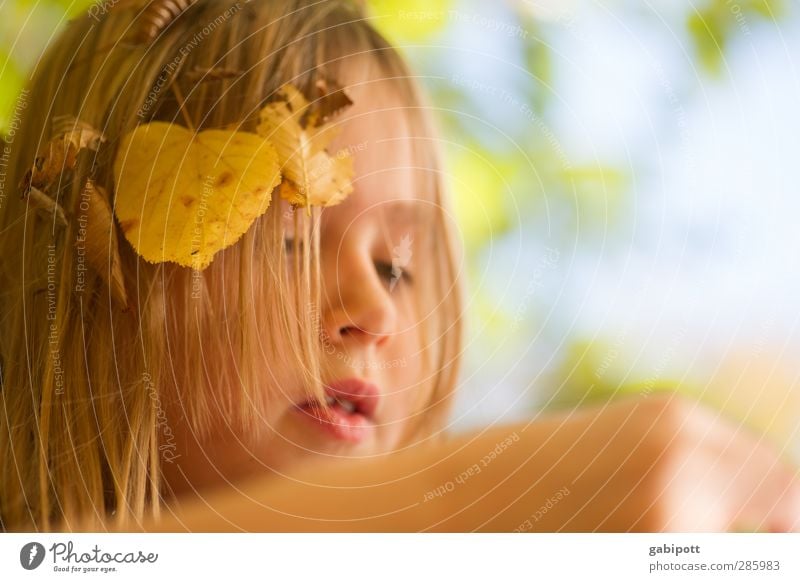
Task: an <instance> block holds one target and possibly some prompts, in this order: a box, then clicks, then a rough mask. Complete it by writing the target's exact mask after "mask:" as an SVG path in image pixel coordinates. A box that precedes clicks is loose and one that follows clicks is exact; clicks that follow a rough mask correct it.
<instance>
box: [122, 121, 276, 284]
mask: <svg viewBox="0 0 800 582" xmlns="http://www.w3.org/2000/svg"><path fill="white" fill-rule="evenodd" d="M280 177H281V176H280V169H279V165H278V155H277V153H276V152H275V148H274V147H273V146H272V144H271V143H270V142H269V140H266V139H264V138H263V137H261V136H259V135H256V134H254V133H249V132H244V131H229V130H222V129H211V130H204V131H200V132H199V133H194V132H192V131H190V130H188V129H186V128H184V127H182V126H180V125H177V124H171V123H163V122H154V123H149V124H144V125H140V126H138V127H137V128H136V129H134V130H133V131H132V132H130V133H129V134H127V135H126V136H125V137H124V138H123V140H122V142H121V144H120V149H119V151H118V154H117V158H116V160H115V163H114V179H115V184H116V194H115V197H116V203H115V206H114V211H115V214H116V217H117V220H118V221H119V224H120V227H121V228H122V231H123V233H124V234H125V238H126V239H127V240H128V242H130V244H131V245H132V246H133V248H134V249H135V250H136V251H137V252H138V253H139V254H140V255H141V256H142V257H143V258H144V259H145V260H147V261H149V262H152V263H161V262H165V261H171V262H174V263H177V264H179V265H182V266H185V267H192V268H195V269H198V270H202V269H205V268H206V267H207V266H208V265H209V264H210V263H211V261H212V259H213V257H214V255H215V254H216V253H217V252H218V251H220V250H222V249H224V248H226V247H228V246H230V245H232V244H234V243H235V242H236V241H237V240H238V239H239V238H240V237H241V236H242V235H243V234H244V233H245V232H246V231H247V230H248V228H249V227H250V225H251V224H252V223H253V222H254V221H255V220H256V219H257V218H258V217H259V216H261V215H262V214H264V212H266V211H267V208H268V207H269V203H270V200H271V197H272V191H273V190H274V188H275V187H276V186H277V185H278V184H279V183H280Z"/></svg>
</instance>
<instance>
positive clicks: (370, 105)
mask: <svg viewBox="0 0 800 582" xmlns="http://www.w3.org/2000/svg"><path fill="white" fill-rule="evenodd" d="M348 93H349V95H350V96H351V98H352V99H353V101H354V103H355V104H354V105H353V106H352V107H351V108H350V109H349V110H347V112H346V113H345V114H343V116H342V118H341V121H342V122H343V127H342V131H341V133H340V134H339V136H338V137H337V138H336V140H335V142H334V143H333V145H332V148H329V149H330V151H340V150H342V149H347V150H348V151H350V152H351V155H352V156H353V158H354V166H355V177H354V180H353V185H354V191H353V192H352V193H351V194H350V196H349V197H348V198H347V199H346V200H345V201H344V202H343V203H342V204H340V205H338V206H334V207H330V208H326V209H324V210H323V212H322V219H321V225H320V235H321V270H322V273H321V275H322V286H323V288H322V305H321V306H320V309H319V335H320V337H319V340H320V341H321V342H322V343H323V346H324V350H323V351H324V356H323V357H324V358H325V359H326V361H327V363H329V364H330V365H331V369H332V373H331V374H330V377H326V378H323V379H322V380H323V383H324V384H329V385H330V384H335V383H336V382H339V381H343V380H345V381H346V382H345V383H343V384H340V385H339V386H338V388H337V387H335V386H333V387H330V388H329V389H328V394H329V395H330V396H338V397H340V400H342V402H341V403H337V404H335V405H333V406H332V407H331V408H330V409H329V410H328V411H321V410H319V408H318V407H315V406H314V405H313V403H308V396H307V392H306V390H305V389H304V387H303V386H302V385H301V384H300V375H299V374H297V373H296V372H295V371H293V370H286V369H280V362H271V363H270V366H269V367H270V369H265V370H264V378H265V382H264V389H268V390H272V391H274V392H275V394H274V398H273V403H274V406H272V407H271V410H270V411H269V414H270V416H269V418H266V419H265V421H267V422H269V425H270V427H269V428H270V433H271V434H270V436H269V437H268V438H266V439H265V440H264V442H262V443H259V444H258V445H257V447H256V449H257V450H254V449H252V448H247V447H245V446H244V445H243V444H241V442H240V438H241V435H235V434H232V433H231V432H230V431H229V430H228V431H227V432H226V430H225V429H222V430H221V431H219V435H218V436H217V437H215V438H213V439H211V440H213V442H209V443H197V442H195V441H192V442H191V444H190V443H189V442H184V443H183V446H184V447H186V449H187V450H186V451H185V452H186V453H187V454H182V459H181V462H180V464H181V469H182V470H183V471H184V472H185V473H186V474H187V475H189V478H190V480H192V474H193V473H194V474H196V475H197V476H198V479H197V480H199V481H206V480H207V477H208V475H209V474H212V473H213V474H216V473H217V472H219V473H222V475H221V477H223V478H226V479H228V478H235V477H237V476H243V475H246V474H247V473H249V472H251V471H257V470H259V469H260V468H263V467H265V466H267V467H270V468H273V469H277V470H280V471H283V470H287V469H288V468H290V467H292V466H294V465H296V464H297V462H298V461H301V460H304V459H310V458H323V457H326V458H336V457H340V456H341V457H352V456H369V455H374V454H380V453H383V452H387V451H391V450H394V449H395V448H397V447H398V446H399V445H400V444H401V443H402V442H403V440H404V438H405V437H407V436H408V433H409V431H410V429H411V427H412V426H413V425H414V424H415V423H417V422H418V421H419V420H420V414H424V407H425V403H426V402H427V399H428V398H429V396H430V387H429V386H430V381H426V380H428V379H427V378H425V377H424V375H423V371H422V366H421V362H422V360H423V357H422V353H421V351H422V349H423V346H422V345H421V340H420V335H419V324H420V321H421V319H422V317H423V314H420V313H418V308H417V307H416V306H415V301H414V294H415V288H416V286H420V285H425V281H420V280H419V279H416V280H415V279H414V275H415V271H416V268H417V265H418V264H419V261H424V260H425V257H423V256H420V253H417V252H416V248H415V245H416V244H417V243H416V242H415V241H416V240H417V238H418V236H419V234H420V232H419V231H418V228H417V226H418V224H420V218H421V217H422V216H423V215H424V214H425V213H431V212H434V211H436V209H435V207H434V205H433V204H431V203H430V202H428V198H427V197H426V196H425V194H426V193H424V192H420V191H418V190H419V186H417V182H418V180H416V179H415V178H416V176H415V171H419V170H413V169H412V168H414V167H415V165H417V164H416V163H415V162H414V161H413V156H412V148H413V147H414V143H413V140H412V139H410V137H409V129H408V127H407V122H406V120H405V118H404V116H403V114H402V113H400V112H401V111H402V105H401V104H400V103H398V102H396V100H395V99H393V98H392V97H391V93H389V92H388V91H384V90H382V89H381V88H380V87H376V86H375V84H372V85H370V86H368V87H364V88H362V89H361V90H359V87H355V88H354V89H353V90H352V91H348ZM395 107H397V108H400V109H397V110H395V111H385V110H384V111H380V110H381V109H391V108H395ZM280 204H282V205H283V206H284V208H282V211H283V213H284V216H285V225H286V228H287V232H289V237H290V238H291V236H292V233H291V224H292V220H291V212H289V207H288V205H286V203H285V202H282V201H281V202H280ZM289 258H290V259H291V257H289ZM290 262H291V261H290ZM265 365H266V364H265ZM221 420H222V419H221ZM222 424H224V423H222ZM189 440H191V439H189ZM179 452H180V451H179ZM209 465H213V467H214V469H211V467H210V466H209ZM173 469H174V468H169V467H166V477H167V480H168V481H169V480H170V478H169V471H171V470H173Z"/></svg>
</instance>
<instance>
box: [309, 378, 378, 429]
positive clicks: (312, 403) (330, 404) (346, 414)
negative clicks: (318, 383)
mask: <svg viewBox="0 0 800 582" xmlns="http://www.w3.org/2000/svg"><path fill="white" fill-rule="evenodd" d="M379 398H380V392H379V391H378V389H377V387H375V385H373V384H370V383H369V382H366V381H364V380H361V379H360V378H344V379H342V380H336V381H335V382H331V383H329V384H328V385H326V386H325V403H324V405H323V403H321V402H320V401H318V400H308V401H306V402H304V403H302V404H299V405H298V406H297V410H298V412H300V413H301V414H302V415H303V416H305V417H306V418H308V419H309V420H311V421H312V422H313V423H314V424H315V425H316V426H318V427H320V428H321V429H322V430H324V431H325V432H327V433H328V434H329V435H330V436H332V437H333V438H335V439H337V440H341V441H346V442H351V443H360V442H362V441H364V440H365V439H366V438H367V437H368V436H369V435H370V434H371V433H372V432H373V431H374V430H375V424H374V421H373V415H374V413H375V409H376V408H377V406H378V399H379Z"/></svg>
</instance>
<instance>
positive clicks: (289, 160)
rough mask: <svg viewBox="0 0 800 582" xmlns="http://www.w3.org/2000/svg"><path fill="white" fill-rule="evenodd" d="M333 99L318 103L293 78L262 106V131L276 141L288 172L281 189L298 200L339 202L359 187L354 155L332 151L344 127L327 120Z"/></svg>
mask: <svg viewBox="0 0 800 582" xmlns="http://www.w3.org/2000/svg"><path fill="white" fill-rule="evenodd" d="M345 98H346V96H345ZM347 102H348V103H351V102H350V100H349V99H347ZM339 103H340V104H341V106H339V107H337V108H336V111H337V112H338V111H340V110H341V109H342V108H343V107H345V106H346V103H345V102H344V101H342V100H341V99H339ZM332 105H333V103H330V104H329V105H328V106H326V107H327V108H326V109H320V108H319V107H314V106H312V104H310V103H309V102H308V100H307V99H306V98H305V96H304V95H303V94H302V93H301V92H300V91H299V90H298V89H297V88H296V87H294V86H293V85H291V84H288V85H284V86H283V87H282V88H281V89H280V90H279V91H278V93H277V95H276V97H275V98H274V99H273V100H272V101H271V102H269V103H267V104H266V105H265V106H264V107H263V108H262V109H261V112H260V123H259V125H258V129H257V131H258V133H259V135H262V136H264V137H266V138H268V139H270V140H272V142H273V143H274V144H275V149H276V150H277V152H278V159H279V161H280V163H281V167H282V170H283V174H284V183H283V184H281V188H280V194H281V196H282V197H283V198H285V199H286V200H288V201H289V202H291V203H292V204H298V205H301V206H306V207H308V206H310V205H318V206H333V205H335V204H338V203H340V202H341V201H342V200H344V199H345V198H346V197H347V195H348V194H350V192H351V191H352V190H353V186H352V184H351V178H352V175H353V160H352V158H351V157H350V155H349V154H347V153H338V154H336V155H333V156H331V155H329V153H328V152H327V151H326V148H327V147H328V146H329V145H330V143H331V141H333V139H334V137H335V136H336V134H337V130H338V128H337V127H335V126H331V125H330V123H325V122H324V121H323V120H324V119H326V118H327V117H329V116H330V115H331V114H332V113H333V109H334V108H333V107H332ZM326 112H327V113H326ZM326 115H327V117H326Z"/></svg>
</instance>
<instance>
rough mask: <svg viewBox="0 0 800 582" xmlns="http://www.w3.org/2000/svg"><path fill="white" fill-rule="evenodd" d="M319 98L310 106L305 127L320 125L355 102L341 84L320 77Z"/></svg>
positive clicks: (317, 87)
mask: <svg viewBox="0 0 800 582" xmlns="http://www.w3.org/2000/svg"><path fill="white" fill-rule="evenodd" d="M316 91H317V99H316V100H314V101H313V102H312V103H311V105H310V106H309V108H308V111H309V112H308V114H307V118H306V119H305V120H303V123H302V125H303V127H308V126H309V125H310V126H312V127H318V126H320V125H322V124H324V123H328V121H329V120H330V119H331V118H332V117H334V116H336V115H338V114H339V113H341V112H342V111H344V110H345V109H347V108H348V107H350V106H351V105H352V104H353V102H352V101H351V100H350V97H348V96H347V93H345V92H344V89H342V87H341V86H339V85H338V84H337V83H336V82H335V81H333V80H331V79H319V80H317V83H316Z"/></svg>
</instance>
